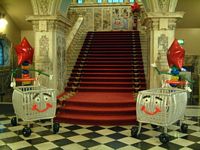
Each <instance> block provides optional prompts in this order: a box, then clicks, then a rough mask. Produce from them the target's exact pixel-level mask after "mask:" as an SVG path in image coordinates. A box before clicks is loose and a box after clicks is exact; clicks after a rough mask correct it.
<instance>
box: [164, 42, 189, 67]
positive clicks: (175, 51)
mask: <svg viewBox="0 0 200 150" xmlns="http://www.w3.org/2000/svg"><path fill="white" fill-rule="evenodd" d="M184 56H185V50H184V49H183V47H181V46H180V45H179V43H178V41H177V40H176V39H175V40H174V41H173V43H172V45H171V46H170V48H169V49H168V51H167V60H168V64H169V67H172V66H176V67H178V68H179V69H181V68H182V66H183V62H184Z"/></svg>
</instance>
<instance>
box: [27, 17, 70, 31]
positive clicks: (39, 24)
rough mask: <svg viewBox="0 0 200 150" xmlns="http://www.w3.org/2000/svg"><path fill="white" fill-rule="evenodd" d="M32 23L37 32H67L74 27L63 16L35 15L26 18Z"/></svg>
mask: <svg viewBox="0 0 200 150" xmlns="http://www.w3.org/2000/svg"><path fill="white" fill-rule="evenodd" d="M26 20H27V21H30V22H32V24H33V30H34V31H36V32H45V31H46V32H47V31H54V30H63V31H64V32H67V30H68V29H69V28H70V27H71V26H72V22H71V21H70V20H68V19H67V18H66V17H64V16H63V15H61V14H59V15H51V16H50V15H33V16H29V17H27V18H26Z"/></svg>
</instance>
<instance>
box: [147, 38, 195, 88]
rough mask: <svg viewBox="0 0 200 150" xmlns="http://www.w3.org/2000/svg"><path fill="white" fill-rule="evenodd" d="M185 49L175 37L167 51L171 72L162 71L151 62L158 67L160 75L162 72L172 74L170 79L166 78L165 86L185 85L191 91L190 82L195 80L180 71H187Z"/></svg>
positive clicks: (153, 65)
mask: <svg viewBox="0 0 200 150" xmlns="http://www.w3.org/2000/svg"><path fill="white" fill-rule="evenodd" d="M184 56H185V50H184V49H183V47H182V46H181V45H180V44H179V43H178V40H177V39H175V40H174V41H173V43H172V45H171V46H170V48H169V49H168V51H167V60H168V65H169V67H170V70H169V72H162V71H160V70H159V69H158V68H157V66H156V64H155V63H154V64H151V66H152V67H154V68H155V69H156V71H157V72H158V74H159V75H161V74H168V75H171V79H170V80H165V81H164V83H163V86H165V87H166V86H168V85H170V86H171V87H178V86H185V89H186V90H187V91H189V92H191V91H192V90H191V89H190V86H189V84H193V83H194V81H193V80H190V79H187V78H186V77H185V76H184V75H181V74H180V72H184V71H186V69H185V68H183V62H184Z"/></svg>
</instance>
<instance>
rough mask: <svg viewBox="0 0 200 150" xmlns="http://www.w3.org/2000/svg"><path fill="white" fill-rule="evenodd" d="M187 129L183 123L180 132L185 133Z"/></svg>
mask: <svg viewBox="0 0 200 150" xmlns="http://www.w3.org/2000/svg"><path fill="white" fill-rule="evenodd" d="M187 129H188V125H187V124H184V123H183V124H182V125H181V132H183V133H187Z"/></svg>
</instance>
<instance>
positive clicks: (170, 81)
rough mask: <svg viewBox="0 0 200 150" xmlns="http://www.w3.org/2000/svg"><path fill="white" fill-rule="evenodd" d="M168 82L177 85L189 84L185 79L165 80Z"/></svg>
mask: <svg viewBox="0 0 200 150" xmlns="http://www.w3.org/2000/svg"><path fill="white" fill-rule="evenodd" d="M165 82H166V83H169V84H177V85H186V84H188V83H187V82H185V81H172V80H165Z"/></svg>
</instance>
